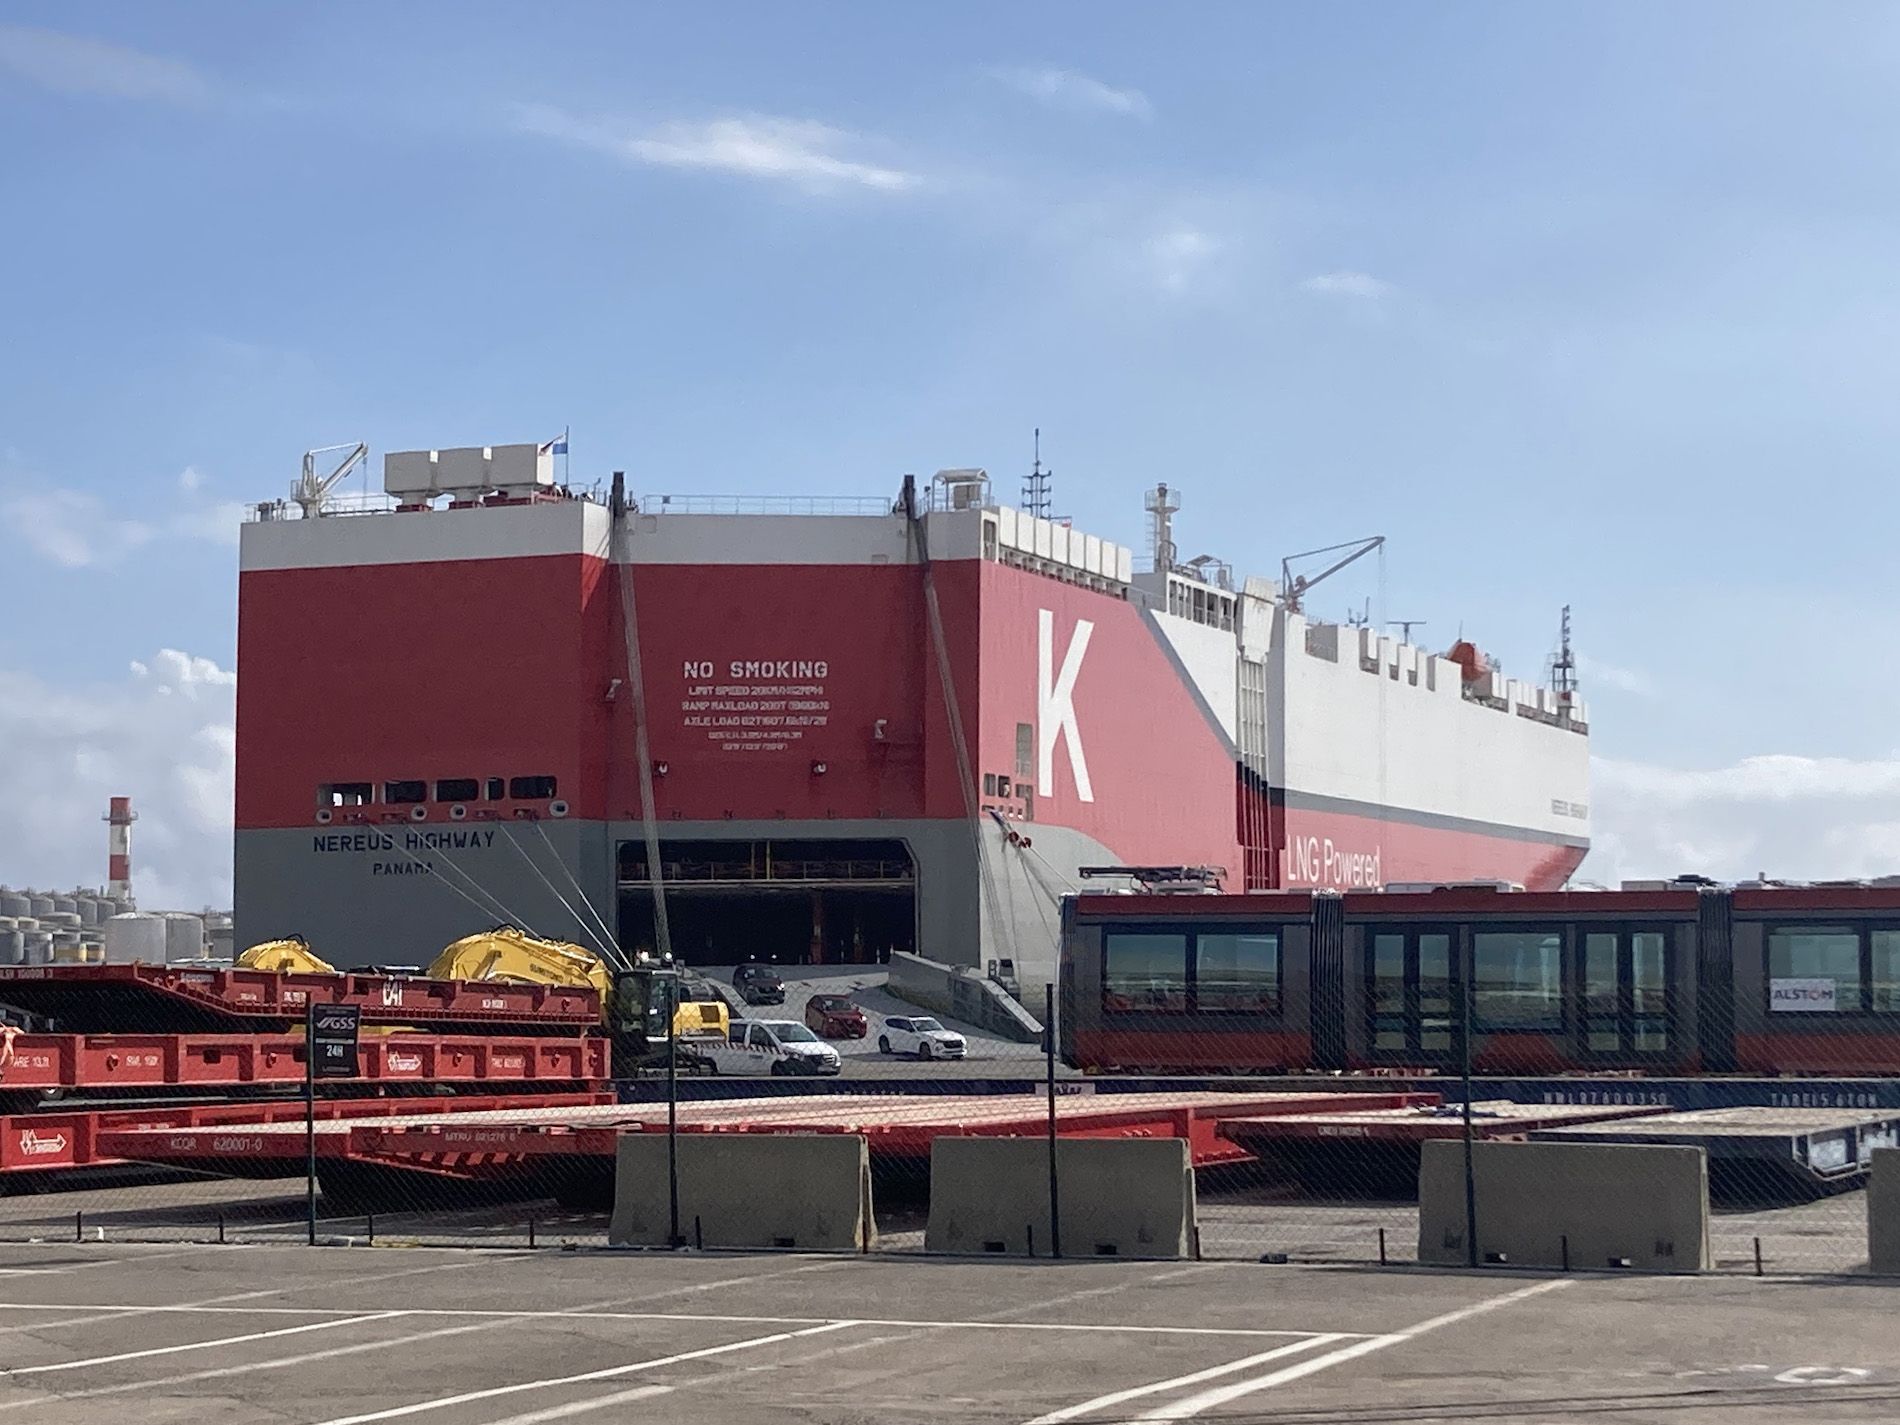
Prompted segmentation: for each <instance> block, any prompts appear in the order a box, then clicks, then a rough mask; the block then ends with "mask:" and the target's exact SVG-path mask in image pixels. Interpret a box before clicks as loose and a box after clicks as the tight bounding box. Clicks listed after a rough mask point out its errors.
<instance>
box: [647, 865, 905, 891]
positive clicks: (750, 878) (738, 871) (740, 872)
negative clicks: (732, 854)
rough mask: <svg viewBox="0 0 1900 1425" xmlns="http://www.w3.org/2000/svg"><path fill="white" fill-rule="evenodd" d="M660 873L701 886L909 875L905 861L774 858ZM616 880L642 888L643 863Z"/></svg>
mask: <svg viewBox="0 0 1900 1425" xmlns="http://www.w3.org/2000/svg"><path fill="white" fill-rule="evenodd" d="M661 870H662V874H663V875H664V876H665V878H666V879H667V880H668V881H685V882H702V883H703V882H707V881H722V882H727V883H733V884H748V883H749V884H758V883H761V882H781V881H788V882H797V881H866V882H875V881H886V882H898V881H909V880H910V879H912V874H913V873H912V871H911V866H910V863H909V862H908V861H863V860H836V861H834V860H825V861H781V860H776V859H775V860H773V861H772V863H771V864H770V865H760V864H753V863H747V862H743V861H664V862H662V863H661ZM620 881H621V884H622V885H642V886H643V885H646V884H647V874H646V865H645V863H644V862H634V863H633V864H632V865H629V866H627V867H625V868H623V869H622V871H621V873H620Z"/></svg>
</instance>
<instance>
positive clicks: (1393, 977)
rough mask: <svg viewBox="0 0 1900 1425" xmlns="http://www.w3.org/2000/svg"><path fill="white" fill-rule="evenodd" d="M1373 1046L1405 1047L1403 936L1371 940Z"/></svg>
mask: <svg viewBox="0 0 1900 1425" xmlns="http://www.w3.org/2000/svg"><path fill="white" fill-rule="evenodd" d="M1372 1047H1373V1048H1375V1049H1403V1048H1404V1047H1405V937H1404V936H1403V935H1375V936H1373V937H1372Z"/></svg>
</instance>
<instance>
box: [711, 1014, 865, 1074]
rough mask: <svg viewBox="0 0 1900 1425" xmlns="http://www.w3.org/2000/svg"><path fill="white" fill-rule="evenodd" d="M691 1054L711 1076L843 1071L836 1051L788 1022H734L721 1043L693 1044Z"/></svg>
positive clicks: (807, 1030) (781, 1020) (797, 1025)
mask: <svg viewBox="0 0 1900 1425" xmlns="http://www.w3.org/2000/svg"><path fill="white" fill-rule="evenodd" d="M681 1042H682V1043H684V1042H685V1041H681ZM693 1052H694V1053H695V1054H697V1055H699V1056H700V1057H701V1058H703V1059H705V1060H706V1061H707V1063H709V1064H710V1065H711V1066H712V1072H713V1073H715V1074H835V1073H837V1072H838V1071H839V1070H841V1069H842V1068H843V1067H844V1060H843V1059H841V1058H839V1057H838V1051H837V1050H836V1049H834V1048H832V1047H831V1046H830V1045H829V1044H827V1043H825V1042H824V1040H822V1039H820V1038H819V1037H818V1036H817V1035H816V1034H813V1033H812V1032H811V1031H810V1030H809V1029H807V1028H806V1027H805V1026H804V1025H802V1024H799V1023H797V1022H796V1021H795V1020H790V1019H735V1020H733V1021H732V1028H731V1030H730V1031H729V1032H728V1033H727V1035H726V1041H725V1043H723V1044H720V1043H710V1044H702V1043H698V1042H695V1043H694V1044H693Z"/></svg>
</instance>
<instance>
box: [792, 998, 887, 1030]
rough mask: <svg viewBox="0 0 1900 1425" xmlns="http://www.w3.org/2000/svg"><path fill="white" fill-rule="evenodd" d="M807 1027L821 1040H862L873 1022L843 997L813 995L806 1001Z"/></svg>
mask: <svg viewBox="0 0 1900 1425" xmlns="http://www.w3.org/2000/svg"><path fill="white" fill-rule="evenodd" d="M805 1027H806V1028H807V1029H809V1030H811V1031H812V1032H813V1033H815V1034H817V1035H818V1036H819V1037H820V1038H821V1039H862V1038H863V1037H864V1036H865V1035H867V1034H869V1033H870V1032H871V1021H870V1020H868V1019H866V1018H865V1017H864V1011H863V1010H861V1009H859V1008H858V1007H857V1006H856V1005H855V1004H853V1003H851V1001H850V1000H848V999H846V998H845V997H844V996H843V995H813V996H812V997H811V998H810V999H808V1000H806V1001H805Z"/></svg>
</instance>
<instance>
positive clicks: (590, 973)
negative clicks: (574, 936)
mask: <svg viewBox="0 0 1900 1425" xmlns="http://www.w3.org/2000/svg"><path fill="white" fill-rule="evenodd" d="M237 964H238V965H239V966H240V967H241V968H244V969H252V970H271V971H275V972H277V973H279V974H306V973H315V974H335V973H337V971H336V967H335V966H333V965H331V964H330V963H329V962H328V961H327V960H325V959H324V958H323V957H322V956H320V955H318V954H317V953H316V952H315V951H314V950H312V949H311V948H310V946H309V944H308V942H306V941H305V940H304V939H303V937H302V936H297V935H292V936H286V937H284V938H282V939H279V940H266V941H264V942H262V943H260V944H257V945H253V946H251V947H250V949H248V950H246V951H245V952H244V953H243V954H242V955H240V956H238V957H237ZM422 973H423V975H424V976H425V977H426V978H428V979H432V980H477V981H481V980H487V981H490V982H493V983H497V984H514V985H585V986H588V987H589V988H591V989H593V990H595V991H597V992H598V993H599V995H600V1004H601V1018H602V1022H603V1027H604V1028H605V1029H606V1031H607V1033H608V1035H609V1036H610V1037H611V1038H612V1040H613V1050H614V1054H613V1057H614V1073H615V1075H616V1076H621V1075H626V1074H630V1073H632V1072H634V1071H635V1070H637V1069H639V1068H643V1067H651V1066H652V1065H653V1064H655V1063H656V1062H663V1061H664V1059H665V1054H666V1046H667V1032H666V1018H665V1016H666V1003H667V998H668V996H667V995H666V994H664V993H660V994H656V993H655V989H656V985H657V983H658V982H659V981H660V980H662V979H671V978H672V975H671V970H670V967H668V966H662V965H660V964H659V963H658V962H656V961H655V960H653V959H652V957H650V956H648V955H646V954H645V953H644V952H637V953H636V954H635V956H634V963H633V965H632V967H631V968H628V969H622V970H615V969H613V968H612V967H610V966H609V965H608V964H607V962H606V961H605V960H603V959H602V958H601V957H600V956H599V955H597V954H596V953H595V952H594V951H592V950H589V949H587V948H585V947H584V946H580V945H575V944H572V943H571V942H569V941H565V940H543V939H541V938H540V937H539V936H535V935H530V934H528V933H527V932H526V931H524V930H521V929H518V928H517V927H515V926H512V925H498V926H496V927H495V928H494V929H493V930H484V931H481V932H479V933H478V934H475V935H465V936H463V937H462V938H461V939H460V940H457V941H455V942H454V943H453V944H451V945H449V946H448V947H446V948H445V949H444V950H443V951H442V953H441V954H440V955H437V956H436V957H435V959H434V960H432V961H431V962H430V963H429V967H428V968H427V969H426V970H424V971H423V972H422ZM672 1029H673V1036H674V1038H675V1039H676V1040H677V1042H678V1045H679V1048H678V1051H677V1059H678V1064H679V1066H680V1067H682V1068H687V1069H691V1068H695V1067H698V1066H700V1065H701V1064H702V1063H703V1062H705V1061H703V1060H702V1059H701V1057H700V1056H699V1055H697V1054H695V1053H693V1051H692V1044H693V1041H694V1040H710V1039H717V1040H720V1041H723V1040H724V1039H725V1038H726V1036H727V1034H728V1033H729V1032H730V1030H731V1014H730V1011H729V1010H728V1009H727V1007H726V1005H725V1004H724V1003H723V1002H722V1001H717V1000H686V999H682V1000H679V1001H678V1002H677V1003H675V1005H674V1008H673V1026H672Z"/></svg>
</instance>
